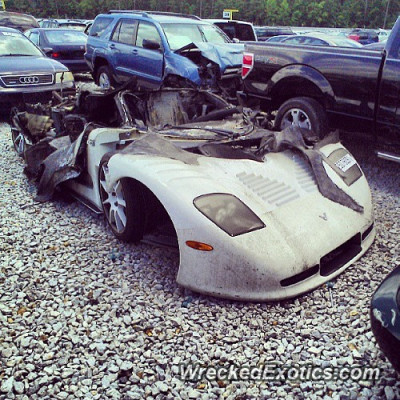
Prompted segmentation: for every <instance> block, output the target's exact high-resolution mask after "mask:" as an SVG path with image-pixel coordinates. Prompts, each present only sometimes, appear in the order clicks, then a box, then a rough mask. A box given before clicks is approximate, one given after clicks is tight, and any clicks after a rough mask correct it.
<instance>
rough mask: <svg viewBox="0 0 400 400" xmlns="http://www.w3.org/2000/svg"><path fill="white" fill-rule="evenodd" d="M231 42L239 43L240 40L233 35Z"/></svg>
mask: <svg viewBox="0 0 400 400" xmlns="http://www.w3.org/2000/svg"><path fill="white" fill-rule="evenodd" d="M232 42H233V43H240V40H239V39H238V38H235V37H234V38H233V39H232Z"/></svg>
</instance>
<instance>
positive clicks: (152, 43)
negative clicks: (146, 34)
mask: <svg viewBox="0 0 400 400" xmlns="http://www.w3.org/2000/svg"><path fill="white" fill-rule="evenodd" d="M143 48H144V49H148V50H159V49H160V48H161V46H160V43H158V42H157V41H156V40H150V39H143Z"/></svg>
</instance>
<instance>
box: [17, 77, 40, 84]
mask: <svg viewBox="0 0 400 400" xmlns="http://www.w3.org/2000/svg"><path fill="white" fill-rule="evenodd" d="M19 82H20V83H23V84H24V85H33V84H35V83H39V78H38V77H37V76H21V77H20V78H19Z"/></svg>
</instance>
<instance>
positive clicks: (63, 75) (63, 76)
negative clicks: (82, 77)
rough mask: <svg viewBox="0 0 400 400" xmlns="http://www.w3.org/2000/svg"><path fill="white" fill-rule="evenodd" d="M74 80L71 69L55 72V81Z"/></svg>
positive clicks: (65, 81)
mask: <svg viewBox="0 0 400 400" xmlns="http://www.w3.org/2000/svg"><path fill="white" fill-rule="evenodd" d="M61 82H62V83H67V82H74V75H72V72H71V71H65V72H56V83H61Z"/></svg>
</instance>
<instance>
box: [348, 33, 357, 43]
mask: <svg viewBox="0 0 400 400" xmlns="http://www.w3.org/2000/svg"><path fill="white" fill-rule="evenodd" d="M348 38H349V39H353V40H355V41H356V42H359V41H360V36H359V35H349V36H348Z"/></svg>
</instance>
